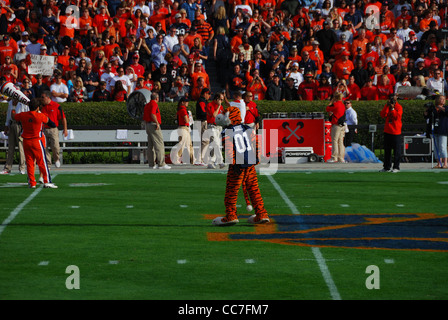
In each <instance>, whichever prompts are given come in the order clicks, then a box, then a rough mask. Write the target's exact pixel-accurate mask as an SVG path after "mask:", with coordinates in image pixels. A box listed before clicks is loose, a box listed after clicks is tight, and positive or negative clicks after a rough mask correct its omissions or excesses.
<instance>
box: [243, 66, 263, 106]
mask: <svg viewBox="0 0 448 320" xmlns="http://www.w3.org/2000/svg"><path fill="white" fill-rule="evenodd" d="M246 78H247V80H248V81H247V82H248V85H247V87H246V89H247V91H248V92H250V93H252V95H253V98H254V100H264V97H265V94H266V90H267V89H268V88H267V87H266V85H265V83H264V81H263V79H262V78H261V77H260V71H259V70H258V69H255V70H254V71H253V76H252V77H250V76H249V77H246Z"/></svg>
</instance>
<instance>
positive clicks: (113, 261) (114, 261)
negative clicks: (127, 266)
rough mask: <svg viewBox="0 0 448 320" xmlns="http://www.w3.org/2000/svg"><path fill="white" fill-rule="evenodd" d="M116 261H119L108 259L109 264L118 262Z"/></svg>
mask: <svg viewBox="0 0 448 320" xmlns="http://www.w3.org/2000/svg"><path fill="white" fill-rule="evenodd" d="M118 263H119V261H118V260H110V261H109V264H118Z"/></svg>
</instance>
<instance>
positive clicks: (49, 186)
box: [44, 183, 58, 189]
mask: <svg viewBox="0 0 448 320" xmlns="http://www.w3.org/2000/svg"><path fill="white" fill-rule="evenodd" d="M44 188H49V189H57V188H58V186H57V185H55V184H54V183H45V184H44Z"/></svg>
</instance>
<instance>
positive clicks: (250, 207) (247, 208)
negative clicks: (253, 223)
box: [246, 204, 254, 212]
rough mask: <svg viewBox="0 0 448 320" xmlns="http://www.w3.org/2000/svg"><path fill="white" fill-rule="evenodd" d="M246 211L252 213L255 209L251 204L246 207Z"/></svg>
mask: <svg viewBox="0 0 448 320" xmlns="http://www.w3.org/2000/svg"><path fill="white" fill-rule="evenodd" d="M246 210H247V212H251V211H252V210H254V208H253V207H252V206H251V205H250V204H249V205H248V206H247V207H246Z"/></svg>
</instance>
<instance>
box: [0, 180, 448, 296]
mask: <svg viewBox="0 0 448 320" xmlns="http://www.w3.org/2000/svg"><path fill="white" fill-rule="evenodd" d="M222 173H225V172H224V171H222ZM222 173H207V174H199V173H184V174H179V173H175V172H172V173H157V174H149V173H148V174H101V175H94V174H59V175H57V176H56V177H55V178H54V182H55V183H56V184H57V185H58V186H59V189H55V190H48V189H42V190H39V189H38V190H37V191H33V190H30V189H28V188H26V187H25V186H23V185H20V183H23V182H24V176H20V175H9V176H3V177H1V180H0V187H2V188H0V192H1V199H0V204H1V208H0V220H1V221H5V220H6V219H7V218H8V217H10V216H11V213H12V212H14V210H15V209H16V208H17V207H18V206H20V205H21V204H23V203H24V201H25V200H26V199H27V198H28V197H29V196H30V195H31V194H32V193H33V192H38V194H37V195H36V196H35V197H34V198H33V199H32V200H31V201H29V203H27V204H26V205H25V206H24V207H23V209H21V210H20V211H19V213H18V215H17V216H15V217H14V219H13V220H12V221H11V222H9V223H8V224H5V223H4V225H3V226H4V230H3V232H2V233H0V299H151V300H159V299H160V300H184V299H186V300H192V299H193V300H229V299H230V300H239V299H250V300H296V299H331V298H332V297H333V296H332V290H331V289H330V288H329V285H328V281H327V280H326V279H325V276H324V273H323V272H322V269H321V266H322V261H321V262H319V261H317V260H316V255H315V254H314V253H315V250H316V248H317V247H319V249H317V250H319V252H320V253H321V255H322V257H323V259H324V262H323V265H324V266H326V267H327V268H328V271H329V275H330V279H331V281H332V282H333V283H334V285H335V288H336V289H335V290H336V291H337V293H338V294H339V296H340V298H341V299H347V300H351V299H447V298H448V280H447V279H448V272H447V269H446V261H447V258H448V253H447V252H448V246H447V245H446V243H447V232H448V226H447V224H446V219H432V220H429V222H428V221H426V220H424V221H422V222H421V223H420V221H417V222H415V223H411V222H406V223H405V224H404V225H399V226H398V227H397V228H396V230H394V229H393V228H392V230H389V229H387V232H391V233H392V234H391V235H390V238H391V237H400V236H401V234H403V237H405V235H404V234H407V235H409V233H410V234H415V235H416V239H414V240H409V242H411V244H409V243H407V242H403V243H401V242H397V243H395V242H394V243H393V244H392V248H390V247H389V248H387V247H381V246H378V244H375V246H373V247H369V245H370V243H371V240H369V239H367V240H365V239H364V240H363V239H362V238H364V236H365V235H366V234H372V233H373V234H378V236H379V237H385V238H388V237H389V236H384V235H383V233H384V232H386V231H385V230H386V229H385V226H387V224H384V223H382V222H381V221H382V220H374V221H376V222H377V223H373V224H370V225H367V226H366V227H365V229H362V228H361V229H360V231H358V233H356V232H354V233H353V228H342V229H338V228H339V226H340V225H344V224H348V223H353V220H351V219H352V218H353V217H357V216H359V217H360V219H361V222H359V221H357V222H356V220H355V224H356V223H357V224H362V223H364V222H365V221H368V219H386V220H387V221H393V220H394V219H395V220H400V219H402V216H401V215H405V214H430V215H436V216H437V217H443V216H444V215H446V214H447V213H446V205H445V203H446V201H445V195H446V194H447V191H448V190H447V189H448V186H447V184H446V182H447V181H448V174H446V173H444V172H440V171H438V172H437V173H428V172H426V173H416V172H413V173H411V172H400V173H399V174H387V173H386V174H379V173H376V172H375V173H373V172H355V173H348V172H332V173H329V172H313V173H304V172H303V173H300V172H296V173H292V172H288V173H277V174H275V175H274V176H272V177H271V178H268V177H267V176H260V177H259V181H260V189H261V192H262V195H263V198H264V202H265V206H266V208H267V210H268V212H269V213H270V214H271V217H272V218H273V223H271V224H270V225H268V226H269V227H268V229H266V228H265V226H263V227H261V226H257V227H254V226H250V225H248V224H247V223H246V222H245V218H244V217H247V216H248V214H247V212H245V210H244V208H245V203H244V200H243V197H242V195H240V197H239V205H240V207H239V209H238V210H239V212H240V213H241V214H242V217H243V218H241V219H240V221H241V222H240V224H238V225H236V226H232V227H224V228H222V227H221V228H220V227H214V226H212V225H211V220H210V217H212V216H217V215H222V214H223V212H224V203H223V197H224V190H225V174H222ZM273 181H274V182H275V183H276V184H277V185H278V186H279V187H280V188H281V191H282V192H284V195H285V196H286V197H287V199H289V200H290V201H291V203H290V204H288V203H287V201H285V198H282V196H281V195H280V193H279V190H278V189H277V188H276V185H275V184H274V183H273ZM14 183H16V184H18V185H14ZM291 206H293V208H295V210H296V211H297V212H296V214H295V215H293V214H292V207H291ZM363 214H370V216H366V217H364V216H362V215H363ZM380 214H388V215H391V216H390V217H386V218H384V216H378V215H380ZM341 217H342V218H341ZM412 217H414V216H412ZM420 224H421V225H420ZM356 227H357V226H356ZM420 227H422V228H426V229H424V230H425V232H426V233H423V234H424V235H425V236H427V237H432V238H430V239H429V240H428V239H426V241H433V240H434V239H439V240H440V241H439V242H440V243H441V244H440V247H438V248H437V250H427V249H425V250H422V249H421V248H422V246H423V245H422V242H421V241H423V239H417V238H418V237H419V236H420V235H421V232H420V229H419V228H420ZM312 228H323V229H324V230H323V231H322V232H323V233H322V234H320V233H312V232H308V229H312ZM375 228H376V229H375ZM409 228H411V229H410V230H408V229H409ZM329 229H330V230H333V229H335V232H336V231H337V230H340V233H339V234H338V236H341V235H342V238H343V237H344V235H346V234H347V237H350V238H351V240H350V241H353V242H355V243H359V244H357V245H356V246H359V247H362V248H363V249H355V248H349V247H347V241H345V242H344V241H343V240H341V242H340V243H339V242H338V241H339V240H338V241H336V242H332V243H331V245H328V244H327V242H328V241H330V240H331V237H333V236H334V234H333V233H326V232H328V230H329ZM272 233H274V234H275V236H279V237H282V236H283V235H284V234H286V235H287V236H288V237H291V236H297V234H299V235H302V234H303V237H302V236H301V237H300V239H299V240H297V239H292V240H291V239H289V240H281V241H280V240H278V239H277V241H272V239H270V238H269V237H270V234H272ZM265 234H267V235H266V238H265ZM317 234H318V236H317ZM211 235H221V236H222V237H221V238H222V239H226V240H229V241H214V239H215V238H213V237H212V236H211ZM260 235H261V236H260ZM248 236H249V238H247V237H248ZM239 237H243V239H238V238H239ZM244 237H246V238H244ZM250 237H254V238H255V239H252V238H250ZM216 239H220V238H219V237H218V238H216ZM216 239H215V240H216ZM288 241H289V242H288ZM350 241H349V244H350ZM380 244H381V245H382V243H380ZM313 247H314V249H312V248H313ZM42 262H44V263H43V264H44V265H39V264H42ZM70 265H76V266H77V267H78V268H79V270H80V289H79V290H68V289H67V288H66V285H65V284H66V279H67V277H69V275H70V274H68V273H66V268H67V267H68V266H70ZM369 265H376V266H378V268H379V270H380V289H377V290H375V289H373V290H369V289H367V288H366V279H367V277H368V276H369V274H366V268H367V266H369ZM333 292H334V289H333Z"/></svg>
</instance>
